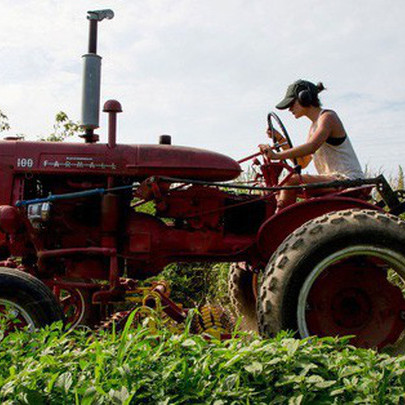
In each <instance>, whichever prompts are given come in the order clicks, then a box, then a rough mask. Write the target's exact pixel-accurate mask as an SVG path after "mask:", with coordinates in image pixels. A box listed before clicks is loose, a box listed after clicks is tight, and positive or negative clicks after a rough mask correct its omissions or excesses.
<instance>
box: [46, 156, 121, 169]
mask: <svg viewBox="0 0 405 405" xmlns="http://www.w3.org/2000/svg"><path fill="white" fill-rule="evenodd" d="M43 167H44V168H46V167H52V168H54V169H57V168H61V169H102V170H105V169H110V170H116V169H117V165H116V164H115V163H106V162H103V161H95V160H94V159H93V158H92V157H79V156H67V157H66V158H64V159H63V158H60V159H55V160H51V159H46V160H44V161H43Z"/></svg>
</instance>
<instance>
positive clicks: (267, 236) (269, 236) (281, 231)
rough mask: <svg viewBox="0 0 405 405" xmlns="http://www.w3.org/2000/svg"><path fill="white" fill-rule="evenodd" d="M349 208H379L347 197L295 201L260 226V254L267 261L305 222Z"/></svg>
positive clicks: (258, 238) (258, 235)
mask: <svg viewBox="0 0 405 405" xmlns="http://www.w3.org/2000/svg"><path fill="white" fill-rule="evenodd" d="M350 208H360V209H372V210H381V208H379V207H377V206H375V205H372V204H370V203H368V202H366V201H362V200H359V199H355V198H349V197H320V198H311V199H310V200H305V201H302V202H298V203H295V204H293V205H290V206H289V207H287V208H285V209H284V210H282V211H281V212H280V213H279V214H275V215H273V216H271V217H270V218H269V219H267V221H266V222H264V223H263V224H262V226H261V227H260V229H259V231H258V233H257V238H256V244H257V249H258V252H259V254H260V256H261V257H262V259H263V260H264V261H265V262H266V263H267V261H268V260H269V259H270V257H271V255H272V254H273V253H274V251H275V250H276V249H277V248H278V246H279V245H280V244H281V242H283V241H284V239H285V238H286V237H287V236H289V235H290V234H291V233H292V232H293V231H295V230H296V229H297V228H299V227H300V226H301V225H303V224H304V223H305V222H307V221H309V220H311V219H314V218H316V217H320V216H321V215H324V214H326V213H328V212H332V211H343V210H346V209H350Z"/></svg>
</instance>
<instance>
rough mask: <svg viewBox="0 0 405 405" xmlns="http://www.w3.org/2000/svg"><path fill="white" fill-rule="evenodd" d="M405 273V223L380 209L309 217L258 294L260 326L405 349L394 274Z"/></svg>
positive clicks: (270, 331)
mask: <svg viewBox="0 0 405 405" xmlns="http://www.w3.org/2000/svg"><path fill="white" fill-rule="evenodd" d="M388 270H390V271H393V270H394V271H395V272H396V273H397V274H398V276H399V277H400V278H402V279H404V277H405V222H404V221H401V220H400V219H399V218H398V217H395V216H392V215H389V214H384V213H381V212H379V211H373V210H345V211H338V212H332V213H328V214H326V215H323V216H321V217H319V218H316V219H313V220H311V221H308V222H307V223H305V224H304V225H302V226H301V227H300V228H298V229H297V230H296V231H295V232H294V233H292V234H291V235H290V236H289V237H288V238H287V239H285V241H284V242H283V243H282V244H281V245H280V246H279V248H278V249H277V250H276V252H275V253H274V254H273V256H272V257H271V258H270V261H269V263H268V265H267V267H266V270H265V274H264V278H263V283H262V285H261V288H260V292H259V298H258V306H257V310H258V323H259V331H260V333H261V334H262V335H264V336H266V337H271V336H274V335H275V334H277V333H278V332H279V331H281V330H292V331H296V332H298V336H299V337H301V338H304V337H308V336H314V335H318V336H336V335H338V336H342V335H354V336H355V337H354V338H353V339H352V340H351V343H352V344H354V345H356V346H358V347H367V348H377V349H382V348H384V347H385V348H387V349H388V348H390V347H391V348H393V351H396V352H404V351H405V343H404V341H403V340H404V335H405V333H404V330H405V317H404V315H405V300H404V296H403V292H402V291H401V289H400V288H398V287H397V286H394V285H393V284H391V283H390V282H389V281H387V272H388Z"/></svg>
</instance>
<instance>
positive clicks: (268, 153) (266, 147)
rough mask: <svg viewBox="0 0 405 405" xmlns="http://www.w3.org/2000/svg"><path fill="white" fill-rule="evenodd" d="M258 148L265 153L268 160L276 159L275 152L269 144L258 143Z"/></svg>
mask: <svg viewBox="0 0 405 405" xmlns="http://www.w3.org/2000/svg"><path fill="white" fill-rule="evenodd" d="M259 149H260V152H261V153H263V155H265V156H266V157H267V158H269V159H270V160H276V159H278V157H277V152H274V150H273V148H272V147H271V146H270V145H267V144H260V145H259Z"/></svg>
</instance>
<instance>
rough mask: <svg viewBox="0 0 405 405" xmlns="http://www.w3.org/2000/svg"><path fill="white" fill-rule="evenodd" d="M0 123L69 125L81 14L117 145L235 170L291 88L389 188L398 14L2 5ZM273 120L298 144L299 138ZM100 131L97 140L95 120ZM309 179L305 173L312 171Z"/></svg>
mask: <svg viewBox="0 0 405 405" xmlns="http://www.w3.org/2000/svg"><path fill="white" fill-rule="evenodd" d="M0 6H1V10H2V12H1V13H0V33H1V38H2V41H1V43H0V52H1V56H2V57H1V62H0V63H1V65H0V66H1V68H0V109H1V110H2V111H3V112H5V113H6V114H7V115H8V117H9V120H10V124H11V126H12V129H11V131H10V134H13V133H24V134H26V135H27V137H28V138H31V139H34V138H35V137H36V136H38V135H44V134H46V133H49V132H51V130H52V123H53V121H54V116H55V114H56V113H57V112H58V111H60V110H63V111H65V112H67V113H68V114H69V116H70V117H71V118H72V119H75V120H78V119H79V118H80V106H81V100H80V97H81V71H82V64H81V55H82V54H84V53H85V52H86V47H87V35H88V22H87V20H86V11H87V10H92V9H101V8H111V9H113V10H114V12H115V18H114V19H113V20H111V21H103V22H102V23H101V24H100V27H99V28H100V31H99V47H98V52H99V54H100V55H101V56H102V57H103V71H102V74H103V77H102V102H103V101H105V100H107V99H110V98H115V99H118V100H119V101H120V102H121V103H122V106H123V110H124V113H123V114H121V115H120V117H119V142H121V143H155V142H157V139H158V136H159V135H160V134H171V135H172V136H173V143H175V144H179V145H189V146H195V147H201V148H206V149H211V150H215V151H218V152H222V153H225V154H229V155H231V156H232V157H234V158H240V157H243V156H245V155H248V154H251V153H254V152H255V151H256V147H257V145H258V144H259V143H262V142H263V141H265V139H266V138H265V132H264V131H265V125H266V115H267V112H268V111H270V110H271V109H274V105H275V104H276V103H277V102H278V101H279V100H280V99H281V98H282V97H283V95H284V92H285V89H286V87H287V85H288V84H290V83H291V82H293V81H294V80H296V79H298V78H305V79H308V80H312V81H314V82H318V81H322V82H323V83H324V84H325V86H326V87H327V91H326V92H323V93H322V100H323V103H324V106H325V107H327V108H332V109H335V110H336V111H337V112H338V113H339V115H340V116H341V118H342V120H343V122H344V125H345V127H346V130H347V132H348V134H349V136H350V137H351V139H352V142H353V144H354V147H355V149H356V151H357V153H358V155H359V158H360V161H361V163H362V165H363V166H365V165H367V166H368V167H369V168H370V169H371V170H372V171H378V170H380V169H383V170H384V172H385V174H387V175H390V174H395V173H396V172H397V168H398V165H400V164H401V165H403V164H404V149H405V148H404V147H405V133H404V132H405V74H404V72H405V52H404V50H405V26H404V24H403V16H404V15H405V2H403V1H401V0H395V1H393V0H384V1H383V0H381V1H378V0H367V1H366V0H356V1H355V2H354V1H351V0H341V1H329V0H307V1H302V0H289V1H282V0H267V1H264V0H250V1H247V0H232V1H231V0H216V1H213V0H205V1H193V0H176V1H170V0H142V1H131V2H124V1H117V0H115V1H97V2H95V1H88V0H82V1H80V2H73V1H69V0H35V1H33V0H18V1H15V0H0ZM279 115H280V117H281V118H282V120H283V121H284V123H285V125H286V127H287V128H288V129H289V131H290V133H291V136H292V138H293V140H294V143H295V144H298V143H302V142H303V141H304V139H305V136H306V132H307V130H308V128H309V122H308V121H306V120H305V118H303V119H301V120H298V121H296V120H295V119H294V117H292V116H291V115H290V114H289V113H288V112H280V114H279ZM100 122H101V128H100V130H99V131H98V132H99V134H100V135H101V139H102V141H105V140H106V136H105V133H106V122H105V117H104V116H102V117H101V120H100ZM310 171H313V169H310Z"/></svg>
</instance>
